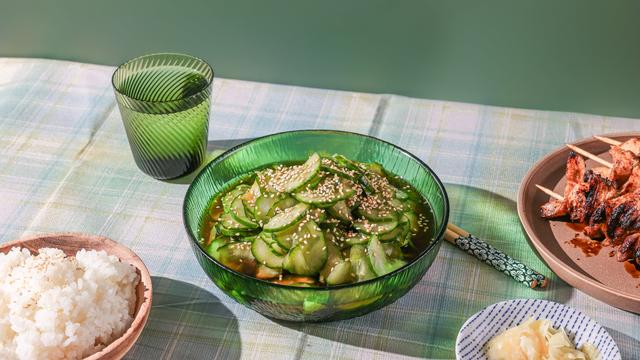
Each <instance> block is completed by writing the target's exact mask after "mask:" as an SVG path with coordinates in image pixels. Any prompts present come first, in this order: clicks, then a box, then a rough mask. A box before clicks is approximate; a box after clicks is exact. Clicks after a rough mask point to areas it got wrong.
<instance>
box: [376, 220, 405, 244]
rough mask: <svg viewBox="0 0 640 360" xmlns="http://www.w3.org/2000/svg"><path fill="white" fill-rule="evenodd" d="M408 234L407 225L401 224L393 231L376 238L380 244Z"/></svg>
mask: <svg viewBox="0 0 640 360" xmlns="http://www.w3.org/2000/svg"><path fill="white" fill-rule="evenodd" d="M408 232H409V224H407V223H401V224H399V225H398V226H397V227H396V228H395V229H393V230H391V231H389V232H388V233H386V234H382V235H379V236H378V238H379V239H380V241H382V242H387V241H393V240H398V239H400V238H402V237H404V236H405V235H406V234H407V233H408Z"/></svg>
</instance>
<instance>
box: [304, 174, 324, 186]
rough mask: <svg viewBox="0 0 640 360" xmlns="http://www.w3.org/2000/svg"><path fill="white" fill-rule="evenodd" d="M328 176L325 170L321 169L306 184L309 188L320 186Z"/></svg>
mask: <svg viewBox="0 0 640 360" xmlns="http://www.w3.org/2000/svg"><path fill="white" fill-rule="evenodd" d="M326 177H327V173H326V172H324V171H320V172H318V174H317V175H316V176H314V177H313V179H311V180H310V181H309V182H308V183H307V185H306V186H305V187H306V188H307V189H315V188H317V187H318V185H319V184H320V183H321V182H322V180H324V178H326Z"/></svg>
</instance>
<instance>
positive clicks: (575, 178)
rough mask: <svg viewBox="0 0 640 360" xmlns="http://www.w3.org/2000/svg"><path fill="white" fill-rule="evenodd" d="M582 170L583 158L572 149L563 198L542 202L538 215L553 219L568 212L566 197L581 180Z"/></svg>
mask: <svg viewBox="0 0 640 360" xmlns="http://www.w3.org/2000/svg"><path fill="white" fill-rule="evenodd" d="M584 170H585V164H584V159H583V158H582V157H581V156H580V155H578V154H576V153H575V152H573V151H572V152H571V153H569V158H567V170H566V174H565V178H566V179H567V184H566V185H565V186H564V199H565V200H551V201H549V202H548V203H545V204H543V205H542V206H541V207H540V216H542V217H543V218H545V219H555V218H559V217H563V216H566V215H568V214H569V206H568V202H567V201H566V199H568V198H569V197H570V194H571V193H572V192H573V190H574V189H575V188H576V187H577V186H578V185H579V184H580V183H581V182H582V178H583V176H584Z"/></svg>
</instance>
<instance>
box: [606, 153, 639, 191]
mask: <svg viewBox="0 0 640 360" xmlns="http://www.w3.org/2000/svg"><path fill="white" fill-rule="evenodd" d="M609 154H611V158H612V160H613V161H612V164H613V166H612V167H611V173H610V175H609V179H611V180H613V181H615V182H616V183H618V185H622V184H624V183H625V182H626V181H627V179H629V176H630V175H631V172H632V171H633V168H634V166H636V163H637V161H638V157H637V156H636V154H634V153H633V152H631V151H629V150H625V149H623V148H622V146H612V147H611V150H609Z"/></svg>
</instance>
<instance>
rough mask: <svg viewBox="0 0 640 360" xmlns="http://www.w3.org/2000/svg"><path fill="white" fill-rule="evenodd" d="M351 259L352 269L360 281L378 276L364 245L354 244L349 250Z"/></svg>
mask: <svg viewBox="0 0 640 360" xmlns="http://www.w3.org/2000/svg"><path fill="white" fill-rule="evenodd" d="M349 260H350V261H351V271H352V272H353V273H354V274H355V276H356V278H357V279H358V281H364V280H369V279H373V278H375V277H376V273H375V272H373V268H372V267H371V263H370V262H369V257H368V256H367V251H366V248H365V247H364V246H362V245H353V246H352V247H351V250H350V251H349Z"/></svg>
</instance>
